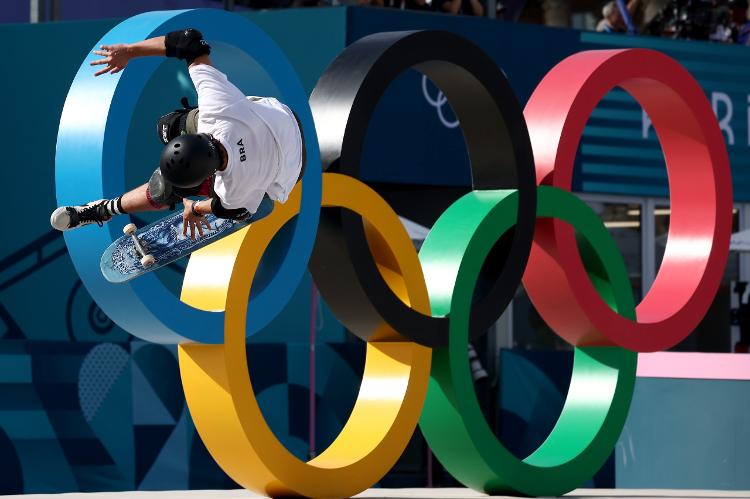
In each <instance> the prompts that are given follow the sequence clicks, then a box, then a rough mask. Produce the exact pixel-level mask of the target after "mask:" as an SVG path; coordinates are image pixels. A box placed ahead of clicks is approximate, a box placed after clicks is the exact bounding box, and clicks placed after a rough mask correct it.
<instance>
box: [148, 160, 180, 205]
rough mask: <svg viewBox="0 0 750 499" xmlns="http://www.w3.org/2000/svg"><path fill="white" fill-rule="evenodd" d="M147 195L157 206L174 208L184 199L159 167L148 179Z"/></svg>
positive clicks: (152, 203)
mask: <svg viewBox="0 0 750 499" xmlns="http://www.w3.org/2000/svg"><path fill="white" fill-rule="evenodd" d="M146 196H147V197H148V200H149V202H150V203H151V205H152V206H154V207H155V208H161V207H163V206H169V207H170V208H172V209H174V205H175V204H176V203H179V202H181V201H182V198H181V197H180V196H179V195H177V194H176V193H175V192H174V189H173V187H172V184H170V183H169V182H167V180H166V179H165V178H164V177H163V176H162V174H161V170H160V169H159V168H157V169H156V170H155V171H154V173H153V174H152V175H151V178H150V179H149V180H148V188H147V189H146Z"/></svg>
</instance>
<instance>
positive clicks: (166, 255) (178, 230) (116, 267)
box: [100, 212, 251, 283]
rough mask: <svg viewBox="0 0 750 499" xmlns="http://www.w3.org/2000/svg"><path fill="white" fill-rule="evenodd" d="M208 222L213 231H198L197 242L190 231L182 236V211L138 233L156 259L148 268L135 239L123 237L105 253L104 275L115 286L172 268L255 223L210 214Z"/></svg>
mask: <svg viewBox="0 0 750 499" xmlns="http://www.w3.org/2000/svg"><path fill="white" fill-rule="evenodd" d="M206 220H208V223H209V224H210V225H211V230H207V229H206V227H205V226H203V236H202V237H201V236H200V235H199V234H198V231H197V230H196V231H195V240H192V239H191V238H190V229H188V235H186V236H184V235H182V226H183V219H182V212H177V213H174V214H172V215H170V216H168V217H165V218H162V219H161V220H158V221H156V222H154V223H152V224H149V225H147V226H145V227H142V228H140V229H138V230H136V232H135V235H136V236H137V237H138V239H140V241H141V244H142V245H143V246H144V247H145V248H144V249H145V250H146V252H147V253H148V254H150V255H153V257H154V264H153V265H151V266H150V267H148V268H144V267H143V265H141V255H140V254H138V252H137V251H136V247H135V243H134V242H133V238H132V237H131V236H129V235H123V236H122V237H120V238H119V239H117V240H116V241H114V242H113V243H112V244H110V245H109V247H108V248H107V249H106V250H105V251H104V254H103V255H102V259H101V262H100V267H101V270H102V275H104V278H105V279H107V280H108V281H109V282H113V283H122V282H126V281H129V280H131V279H135V278H136V277H138V276H141V275H143V274H146V273H148V272H151V271H152V270H156V269H158V268H160V267H163V266H165V265H169V264H170V263H172V262H174V261H175V260H179V259H180V258H182V257H185V256H187V255H189V254H190V253H192V252H193V251H196V250H199V249H201V248H202V247H204V246H206V245H208V244H211V243H212V242H214V241H217V240H219V239H221V238H222V237H225V236H228V235H229V234H231V233H233V232H236V231H238V230H240V229H242V228H244V227H247V226H248V225H249V224H250V223H251V220H244V221H241V222H236V221H234V220H228V219H225V218H217V217H215V216H214V215H211V214H210V215H206Z"/></svg>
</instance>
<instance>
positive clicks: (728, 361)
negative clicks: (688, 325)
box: [636, 352, 750, 380]
mask: <svg viewBox="0 0 750 499" xmlns="http://www.w3.org/2000/svg"><path fill="white" fill-rule="evenodd" d="M636 376H639V377H641V378H683V379H734V380H750V354H742V353H695V352H655V353H641V354H639V355H638V370H637V371H636Z"/></svg>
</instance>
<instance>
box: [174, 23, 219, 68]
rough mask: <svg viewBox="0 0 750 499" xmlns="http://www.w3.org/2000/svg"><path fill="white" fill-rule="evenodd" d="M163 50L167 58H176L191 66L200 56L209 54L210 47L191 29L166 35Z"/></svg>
mask: <svg viewBox="0 0 750 499" xmlns="http://www.w3.org/2000/svg"><path fill="white" fill-rule="evenodd" d="M164 48H165V49H166V51H167V57H176V58H177V59H182V60H184V61H186V62H187V63H188V64H192V62H193V61H194V60H195V59H196V58H198V57H200V56H202V55H208V54H210V53H211V46H210V45H209V44H208V43H207V42H206V40H204V39H203V34H202V33H201V32H200V31H198V30H197V29H193V28H188V29H184V30H182V31H172V32H170V33H167V36H165V37H164Z"/></svg>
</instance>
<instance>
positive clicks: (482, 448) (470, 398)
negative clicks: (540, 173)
mask: <svg viewBox="0 0 750 499" xmlns="http://www.w3.org/2000/svg"><path fill="white" fill-rule="evenodd" d="M537 204H538V206H537V217H543V218H550V217H555V218H559V219H562V220H564V221H565V222H567V223H569V224H571V225H573V227H574V228H575V229H576V231H577V233H578V234H579V235H580V236H581V237H580V238H579V247H580V248H581V254H582V256H583V258H584V261H585V263H586V268H587V270H588V272H589V277H590V278H591V279H592V282H593V283H594V285H595V286H596V288H597V290H598V291H599V292H600V294H601V295H602V297H603V298H604V299H605V301H607V303H608V304H609V306H610V307H612V308H613V309H615V310H616V311H617V312H618V313H620V314H621V315H623V316H625V317H628V318H631V319H635V303H634V302H633V294H632V289H631V286H630V280H629V279H628V275H627V271H626V269H625V263H624V261H623V259H622V257H621V256H620V253H619V251H618V249H617V247H616V245H615V243H614V241H613V239H612V237H611V236H610V235H609V233H608V232H607V229H606V228H605V227H604V225H603V224H602V222H601V220H600V219H599V217H598V216H597V215H596V214H595V213H594V212H593V211H592V210H591V208H589V207H588V206H587V205H586V204H585V203H584V202H583V201H581V200H579V199H578V198H577V197H576V196H574V195H572V194H570V193H568V192H566V191H562V190H560V189H555V188H553V187H539V190H538V201H537ZM517 206H518V193H517V191H515V190H502V191H474V192H471V193H469V194H466V195H465V196H463V197H462V198H460V199H459V200H458V201H456V202H455V203H454V204H453V205H451V206H450V208H448V210H446V211H445V213H443V215H442V216H441V217H440V218H439V219H438V221H437V222H436V223H435V226H434V227H433V228H432V230H431V231H430V234H429V236H428V237H427V239H426V240H425V241H424V244H423V245H422V249H421V251H420V253H419V258H420V260H421V262H422V266H423V268H424V274H425V280H426V281H427V289H428V291H429V294H430V305H431V307H432V312H433V314H434V315H448V314H450V316H451V322H450V326H449V330H450V338H449V346H448V347H447V348H439V349H435V350H434V351H433V360H432V371H431V374H430V376H431V379H430V385H429V388H428V391H427V398H426V400H425V407H424V410H423V412H422V417H421V419H420V422H419V425H420V428H421V429H422V432H423V434H424V435H425V437H426V439H427V442H428V443H429V445H430V447H432V450H433V451H434V453H435V455H436V456H437V458H438V459H439V460H440V462H441V463H442V464H443V466H445V468H446V469H447V470H448V471H449V472H450V473H451V474H452V475H453V476H454V477H455V478H456V479H457V480H458V481H460V482H461V483H463V484H464V485H466V486H468V487H471V488H472V489H474V490H477V491H481V492H485V493H487V494H509V493H510V494H518V493H521V494H526V495H535V496H539V495H562V494H564V493H566V492H569V491H571V490H573V489H574V488H576V487H578V486H580V485H581V484H582V483H583V482H585V481H586V480H587V479H589V478H590V477H591V476H593V475H594V473H596V471H597V470H599V468H600V467H601V466H602V464H604V462H605V460H606V459H607V457H608V456H609V455H610V453H611V452H612V449H613V448H614V445H615V443H616V442H617V439H618V438H619V435H620V432H621V431H622V427H623V425H624V424H625V418H626V417H627V413H628V408H629V406H630V400H631V397H632V394H633V385H634V382H635V369H636V362H637V354H636V353H634V352H631V351H628V350H625V349H622V348H617V347H585V348H575V356H574V362H573V373H572V375H571V381H570V387H569V389H568V395H567V399H566V401H565V405H564V407H563V410H562V412H561V414H560V417H559V419H558V421H557V423H556V424H555V427H554V429H553V430H552V432H551V433H550V435H549V436H548V437H547V439H546V440H545V442H544V443H543V444H542V445H541V446H540V447H539V448H538V449H537V450H536V451H534V452H533V453H532V454H531V455H530V456H528V457H526V458H525V459H523V460H520V459H518V458H516V457H515V456H513V455H512V454H511V453H510V452H509V451H508V450H507V449H506V448H505V447H504V446H503V444H502V443H501V442H500V441H499V440H498V439H497V437H496V436H495V435H494V433H493V432H492V430H491V428H490V427H489V425H488V424H487V422H486V420H485V418H484V415H483V414H482V411H481V409H480V407H479V403H478V401H477V399H476V396H475V393H474V384H473V382H472V378H471V373H470V370H469V362H468V357H467V352H466V348H467V342H468V320H469V316H470V310H471V305H472V296H473V291H474V287H475V285H476V282H477V279H478V276H479V271H480V268H481V266H482V263H483V262H484V260H485V258H486V257H487V254H488V252H489V250H490V249H491V248H492V246H493V245H494V244H495V242H496V241H497V240H498V239H499V238H500V236H502V235H503V234H504V233H505V232H506V231H508V230H509V229H510V228H512V227H513V226H514V225H515V220H516V212H517ZM454 283H455V284H454Z"/></svg>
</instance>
